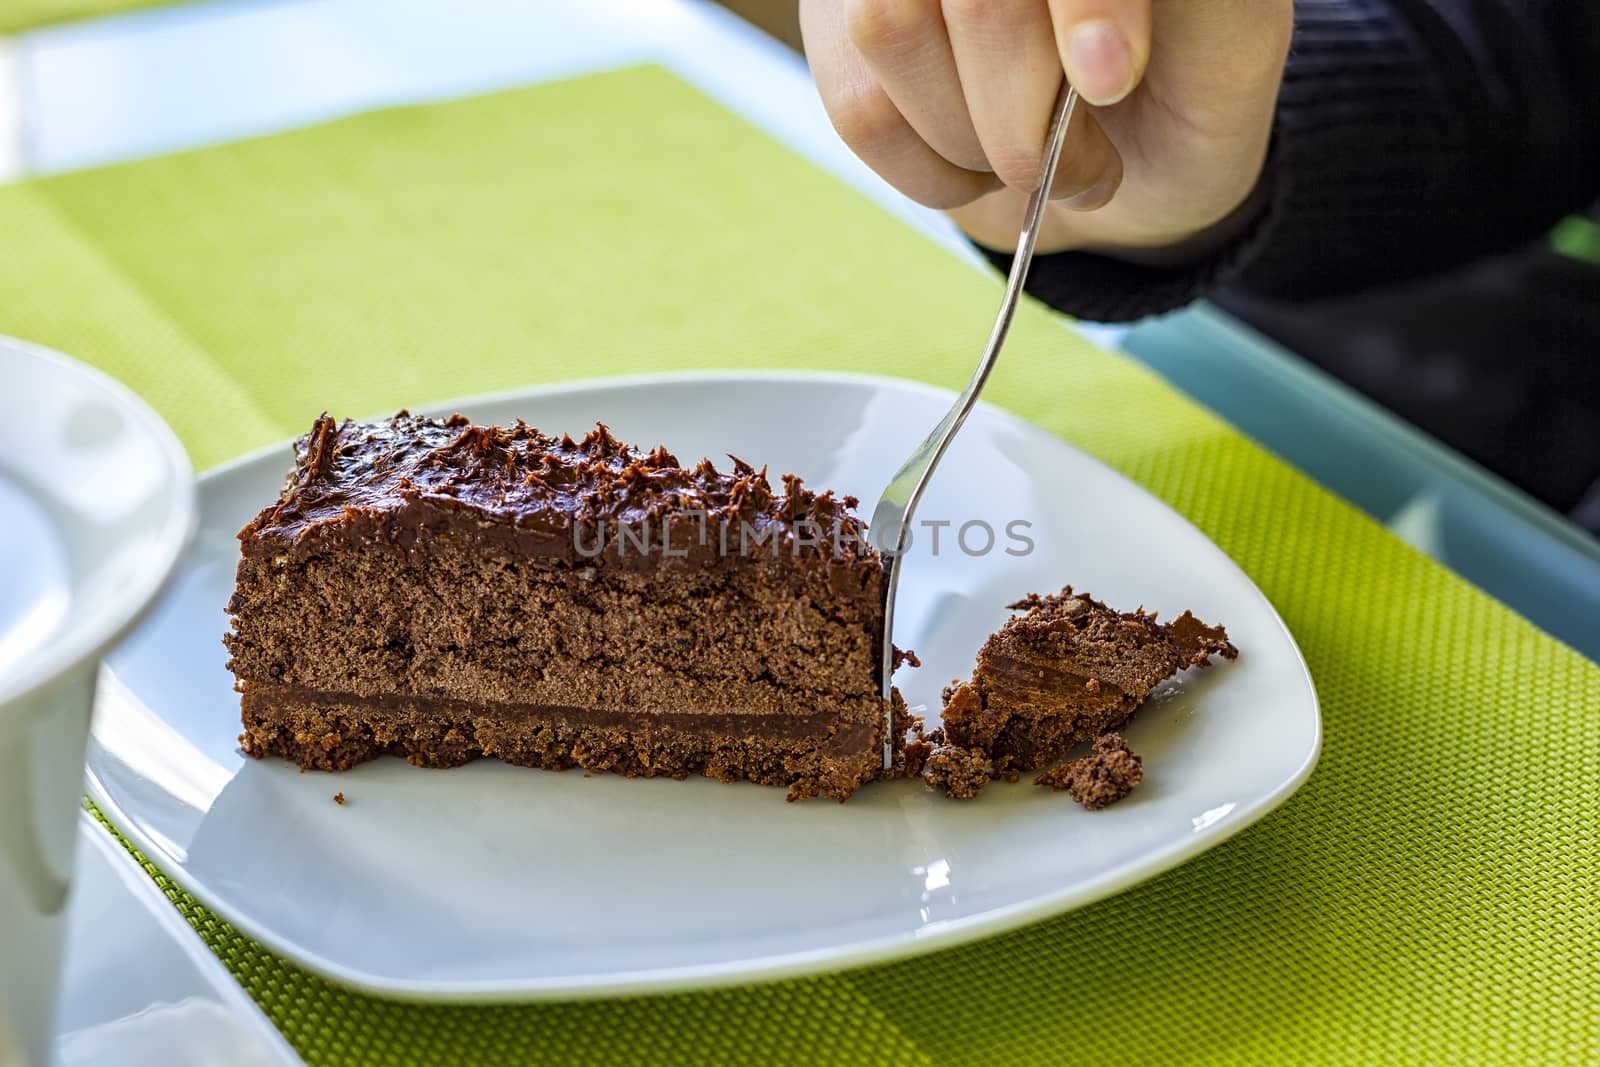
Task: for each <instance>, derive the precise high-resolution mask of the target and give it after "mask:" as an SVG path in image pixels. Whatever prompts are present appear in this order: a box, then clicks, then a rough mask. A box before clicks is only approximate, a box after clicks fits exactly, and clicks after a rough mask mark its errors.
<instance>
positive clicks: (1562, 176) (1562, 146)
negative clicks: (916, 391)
mask: <svg viewBox="0 0 1600 1067" xmlns="http://www.w3.org/2000/svg"><path fill="white" fill-rule="evenodd" d="M1295 23H1296V25H1295V33H1294V42H1293V45H1292V47H1291V50H1290V55H1289V62H1288V66H1287V68H1286V70H1285V73H1284V82H1283V89H1282V91H1281V93H1280V94H1279V98H1278V112H1277V118H1276V123H1275V126H1274V132H1273V143H1272V149H1271V152H1270V153H1269V158H1268V162H1267V168H1266V171H1265V173H1264V174H1263V178H1262V180H1263V182H1264V183H1265V187H1264V188H1265V193H1266V195H1265V196H1264V197H1263V198H1262V202H1263V207H1262V208H1261V209H1260V213H1259V215H1258V216H1257V217H1256V218H1255V219H1254V220H1253V221H1252V222H1251V223H1250V224H1249V225H1248V226H1247V227H1246V228H1245V229H1244V231H1243V232H1242V233H1241V235H1240V236H1239V237H1238V238H1236V239H1235V240H1234V241H1233V242H1231V243H1230V244H1229V245H1228V246H1227V247H1225V248H1224V249H1222V250H1221V251H1220V252H1218V253H1217V254H1215V255H1213V256H1211V257H1210V258H1208V259H1206V260H1204V261H1203V262H1200V263H1197V264H1192V265H1190V266H1188V267H1186V268H1181V269H1154V268H1149V267H1140V266H1135V265H1132V264H1128V263H1122V262H1119V261H1116V260H1111V259H1107V258H1104V257H1100V256H1094V255H1089V254H1085V253H1061V254H1057V255H1043V256H1039V257H1038V258H1037V259H1036V260H1035V261H1034V264H1033V270H1032V274H1031V276H1030V281H1029V285H1028V289H1029V291H1030V292H1031V293H1033V294H1034V295H1035V296H1037V297H1039V298H1040V299H1042V300H1044V301H1046V302H1047V303H1049V304H1051V305H1053V306H1055V307H1057V308H1059V309H1060V310H1062V311H1065V312H1068V313H1069V314H1072V315H1075V316H1077V317H1080V318H1086V319H1097V320H1102V321H1121V320H1127V319H1135V318H1139V317H1142V316H1144V315H1150V314H1154V313H1157V312H1161V311H1167V310H1170V309H1172V308H1174V307H1177V306H1179V305H1181V304H1184V303H1187V302H1188V301H1190V300H1194V299H1196V298H1198V297H1200V296H1203V295H1205V294H1206V293H1207V292H1209V291H1210V290H1211V289H1213V288H1214V287H1217V286H1221V285H1226V286H1229V287H1230V288H1234V289H1238V290H1242V291H1245V292H1248V293H1252V294H1256V295H1260V296H1267V297H1272V298H1278V299H1289V300H1300V299H1308V298H1314V297H1322V296H1331V295H1335V294H1340V293H1346V292H1350V291H1353V290H1355V289H1359V288H1364V287H1369V286H1374V285H1379V284H1383V283H1388V282H1397V281H1403V280H1407V279H1411V278H1416V277H1419V276H1422V275H1425V274H1428V273H1431V272H1434V271H1437V270H1440V269H1444V268H1447V267H1452V266H1458V265H1460V264H1461V263H1463V262H1465V261H1468V260H1471V259H1476V258H1478V257H1481V256H1484V255H1488V254H1491V253H1495V252H1500V251H1504V250H1506V249H1508V248H1512V247H1515V246H1517V245H1519V244H1522V243H1524V242H1526V241H1528V240H1529V239H1531V238H1534V237H1537V236H1538V235H1540V234H1541V233H1543V232H1545V231H1546V230H1548V229H1549V228H1550V227H1551V226H1552V225H1553V224H1554V223H1555V222H1556V221H1558V220H1559V219H1561V218H1562V217H1563V216H1565V215H1569V214H1572V213H1573V212H1576V211H1582V210H1584V209H1585V208H1587V207H1588V206H1589V205H1590V204H1592V203H1593V202H1594V201H1595V199H1596V197H1597V196H1600V0H1521V2H1519V0H1296V3H1295ZM988 255H989V256H990V258H991V259H992V260H993V261H994V262H995V263H996V265H998V266H1000V267H1001V268H1002V269H1005V268H1007V267H1009V265H1010V256H1008V255H1004V254H1001V253H997V252H992V251H990V252H988Z"/></svg>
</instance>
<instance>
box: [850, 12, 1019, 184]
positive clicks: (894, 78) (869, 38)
mask: <svg viewBox="0 0 1600 1067" xmlns="http://www.w3.org/2000/svg"><path fill="white" fill-rule="evenodd" d="M845 28H846V31H847V33H848V35H849V38H850V41H851V43H853V44H854V45H855V46H856V50H857V51H858V52H859V53H860V54H861V57H862V58H863V59H865V60H866V62H867V66H868V67H869V68H870V69H871V70H872V73H873V74H875V75H876V76H877V79H878V84H879V85H881V86H883V91H884V92H885V93H887V94H888V96H889V99H890V100H892V101H893V102H894V105H895V108H896V109H897V110H898V111H899V112H900V114H901V115H903V116H904V117H905V120H906V121H907V122H909V123H910V124H911V128H912V129H914V130H916V131H917V133H918V134H919V135H920V136H921V137H922V139H923V140H924V141H926V142H927V143H928V146H929V147H930V148H932V149H933V150H934V151H935V152H937V153H939V154H940V155H941V156H943V157H944V158H945V159H948V160H949V161H950V162H952V163H954V164H955V165H956V166H958V167H963V168H965V169H967V170H974V171H985V170H990V169H991V168H990V166H989V161H988V160H987V159H985V158H984V154H983V146H982V144H980V143H979V141H978V131H977V130H976V129H974V128H973V125H972V118H971V116H969V115H968V114H967V102H966V100H965V99H964V98H963V97H962V95H961V78H960V75H958V74H957V73H956V59H955V55H954V54H953V53H952V52H951V51H950V38H949V37H948V36H947V35H946V34H945V29H944V16H943V15H941V14H940V12H939V0H846V2H845Z"/></svg>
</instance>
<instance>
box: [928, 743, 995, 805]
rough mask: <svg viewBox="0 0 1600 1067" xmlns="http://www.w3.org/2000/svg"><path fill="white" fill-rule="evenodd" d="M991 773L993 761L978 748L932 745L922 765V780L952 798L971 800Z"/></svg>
mask: <svg viewBox="0 0 1600 1067" xmlns="http://www.w3.org/2000/svg"><path fill="white" fill-rule="evenodd" d="M993 775H994V764H993V763H992V762H990V759H989V757H988V756H987V755H985V754H984V753H983V752H981V751H980V750H978V749H973V748H962V747H961V746H960V745H935V746H933V749H932V750H931V751H930V752H929V753H928V756H927V758H926V759H925V760H924V761H923V764H922V771H921V776H922V781H923V782H924V783H925V784H926V785H927V786H928V788H930V789H940V790H943V791H944V794H945V795H946V796H948V797H951V798H952V799H955V800H971V799H972V798H973V797H975V796H977V795H978V794H979V793H981V792H983V787H984V786H986V785H988V784H989V779H990V778H991V777H993Z"/></svg>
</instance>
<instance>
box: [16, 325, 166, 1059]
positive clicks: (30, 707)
mask: <svg viewBox="0 0 1600 1067" xmlns="http://www.w3.org/2000/svg"><path fill="white" fill-rule="evenodd" d="M193 525H194V478H193V474H192V472H191V470H190V468H189V462H188V459H187V457H186V456H185V454H184V451H183V448H182V446H181V445H179V444H178V441H177V438H175V437H174V436H173V434H172V431H171V430H169V429H168V428H167V427H166V425H165V424H164V423H163V422H162V421H161V420H160V419H159V418H158V417H157V416H156V414H155V413H154V412H153V411H151V410H150V409H149V408H148V407H147V406H146V405H145V404H144V403H143V402H142V401H140V400H139V399H138V398H137V397H135V396H134V395H133V394H132V393H131V392H129V391H128V390H127V389H125V388H124V387H122V386H121V385H118V384H117V383H116V382H114V381H112V380H111V379H110V378H107V377H106V376H105V375H103V374H100V373H99V372H98V371H94V370H91V369H90V368H88V367H85V366H83V365H82V364H78V363H74V362H73V361H71V360H69V359H67V358H65V357H64V356H60V355H57V354H56V353H53V352H49V351H47V350H44V349H41V348H37V347H35V346H32V345H28V344H25V343H23V342H20V341H14V340H11V339H9V338H4V337H0V1067H12V1064H14V1063H15V1064H26V1065H28V1067H43V1065H44V1064H46V1063H48V1062H49V1053H50V1046H51V1043H52V1039H53V1034H54V1019H55V994H56V985H57V982H58V979H59V972H60V964H61V939H62V933H63V929H64V919H65V912H66V906H67V901H68V898H69V887H70V884H71V873H72V855H73V834H74V831H75V828H76V826H77V822H78V819H77V813H78V806H79V803H80V799H81V797H82V795H83V757H84V747H85V744H86V742H87V739H88V734H89V719H90V714H91V711H92V708H93V705H94V685H95V677H96V674H97V672H98V669H99V660H100V656H101V654H102V653H103V652H104V651H105V649H106V648H107V647H108V646H109V645H111V644H112V643H113V642H114V641H115V640H116V639H117V638H118V637H119V636H120V635H121V634H122V633H123V632H124V631H125V630H127V628H128V627H129V626H131V625H132V624H133V622H134V621H135V620H136V619H137V618H138V617H139V615H140V614H141V613H142V612H143V611H144V609H145V608H146V607H148V606H149V605H150V603H151V602H152V601H153V600H154V599H155V597H156V595H157V594H158V593H159V592H160V590H161V587H162V586H163V585H164V583H165V582H166V580H167V578H168V576H169V575H170V574H171V573H172V570H173V567H174V565H175V564H176V563H177V560H178V557H179V555H180V554H181V553H182V551H183V547H184V545H185V544H186V543H187V541H188V538H189V535H190V532H191V530H192V528H193Z"/></svg>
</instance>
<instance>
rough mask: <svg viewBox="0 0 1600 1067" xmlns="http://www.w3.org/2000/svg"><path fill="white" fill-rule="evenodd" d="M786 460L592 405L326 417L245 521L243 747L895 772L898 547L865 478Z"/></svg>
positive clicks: (698, 771)
mask: <svg viewBox="0 0 1600 1067" xmlns="http://www.w3.org/2000/svg"><path fill="white" fill-rule="evenodd" d="M782 481H783V491H782V492H775V491H774V490H773V488H772V486H771V485H770V484H769V483H768V481H767V478H766V473H765V471H764V470H763V471H757V470H755V469H754V468H752V467H751V466H750V465H748V464H746V463H743V462H741V461H739V460H737V459H735V460H734V461H733V469H732V470H731V471H729V472H726V473H725V472H722V471H719V470H718V469H717V468H716V467H714V466H713V465H712V464H711V463H710V462H709V461H702V462H701V463H700V464H699V465H698V466H695V467H692V468H686V467H683V466H680V465H679V463H678V461H677V459H675V458H674V457H673V456H672V455H670V454H669V453H667V452H666V451H665V450H664V449H659V448H658V449H656V450H655V451H654V452H650V453H648V454H646V453H643V452H641V451H639V450H638V449H636V448H634V447H632V446H631V445H627V444H623V443H621V442H619V441H617V440H616V439H614V438H613V437H612V436H611V435H610V434H609V433H608V432H607V430H606V428H605V427H604V426H601V427H599V428H598V429H596V430H595V431H594V432H592V433H590V434H589V435H588V436H587V437H585V438H584V439H583V440H581V441H574V440H573V439H572V438H570V437H562V438H559V439H558V438H553V437H549V436H546V435H545V434H542V433H540V432H539V431H538V430H535V429H533V428H531V427H529V426H526V425H523V424H521V423H518V424H517V425H516V426H514V427H510V428H497V427H493V426H481V425H474V424H472V423H470V422H469V421H468V420H467V419H465V418H463V417H461V416H459V415H458V416H454V417H452V418H449V419H444V420H438V419H431V418H423V417H419V416H414V415H410V414H408V413H406V412H401V413H400V414H398V415H396V416H394V417H393V418H391V419H388V420H385V421H381V422H373V423H355V422H348V421H347V422H343V423H339V422H335V421H334V420H333V419H331V418H329V417H327V416H326V415H324V416H322V417H321V418H319V419H317V420H316V423H315V425H313V426H312V428H311V431H310V433H308V434H307V435H306V436H305V437H302V438H301V439H300V440H299V442H298V443H297V444H296V446H295V461H294V467H293V469H292V470H291V471H290V473H289V477H288V482H287V484H286V485H285V486H284V488H283V490H282V492H281V493H280V495H279V497H278V499H277V501H276V502H274V503H272V504H271V505H269V506H268V507H266V508H265V509H264V510H263V511H262V512H261V513H260V514H259V515H257V516H256V518H255V519H253V520H251V522H250V523H249V524H248V525H247V526H245V528H244V529H243V530H242V531H241V532H240V534H239V540H240V542H241V546H242V555H241V558H240V560H239V567H238V575H237V584H236V587H235V591H234V595H233V598H232V600H231V601H230V602H229V604H228V611H229V613H230V615H231V616H232V632H231V633H229V634H228V635H227V636H226V637H225V639H224V640H225V642H226V644H227V646H228V650H229V652H230V653H231V655H232V658H231V659H230V661H229V668H230V670H232V671H233V673H234V675H235V677H236V679H237V688H238V690H239V692H240V693H241V694H242V701H241V703H242V717H243V724H244V734H243V736H242V737H241V739H240V740H241V742H242V744H243V747H244V751H245V752H246V753H248V754H249V755H251V756H257V757H262V756H278V757H282V758H284V759H288V760H293V761H294V762H296V763H298V764H299V765H300V766H301V767H302V768H306V769H313V768H314V769H322V770H342V769H345V768H348V767H351V766H353V765H355V764H357V763H360V762H362V761H363V760H369V759H373V758H375V757H377V756H379V755H382V754H384V753H394V754H397V755H400V756H404V757H405V758H406V759H408V760H409V761H411V762H412V763H414V764H418V765H420V766H427V767H452V766H456V765H458V764H462V763H465V762H467V761H468V760H472V759H475V758H478V757H481V756H496V757H499V758H500V759H502V760H504V761H506V762H508V763H515V764H521V765H525V766H530V767H545V768H551V769H556V770H561V769H565V768H567V767H572V766H581V767H583V768H585V769H586V770H590V771H612V772H615V773H617V774H620V775H624V776H628V777H633V776H644V777H654V776H658V775H664V776H668V777H674V778H684V777H687V776H689V775H708V776H710V777H713V778H718V779H721V780H723V781H736V780H746V781H752V782H760V783H764V784H769V785H783V786H788V787H789V789H790V797H791V799H794V798H800V797H808V796H817V795H821V796H828V797H833V798H835V799H839V800H843V799H845V798H846V797H848V796H849V795H850V794H851V793H852V792H854V791H855V789H856V788H857V787H858V786H860V785H861V784H862V783H863V782H866V781H868V780H870V779H873V778H875V777H879V776H880V775H881V773H882V771H881V767H882V754H883V743H884V736H883V735H884V706H883V700H882V697H881V694H880V689H879V679H878V671H879V653H878V650H879V648H880V647H881V645H880V642H881V641H882V638H883V603H882V597H883V577H884V571H883V565H882V561H881V558H880V557H879V554H878V552H877V550H876V549H875V548H873V547H872V545H870V544H869V543H868V542H867V541H866V539H865V536H864V534H865V526H864V524H863V523H862V522H861V521H860V520H859V519H858V518H857V517H856V515H855V514H854V508H855V507H856V503H857V502H856V501H855V500H854V499H853V498H849V497H846V498H843V499H838V498H835V497H834V496H833V495H832V494H831V493H814V492H812V491H810V490H808V489H805V488H804V487H803V486H802V485H801V483H800V480H799V479H798V478H794V477H792V476H786V477H785V478H783V480H782ZM897 733H902V734H903V731H897ZM895 741H896V747H897V748H898V747H899V744H900V743H901V742H902V741H903V736H897V737H896V738H895Z"/></svg>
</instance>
